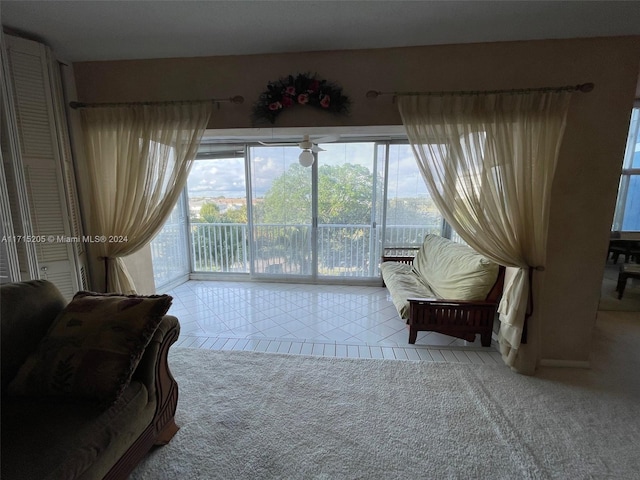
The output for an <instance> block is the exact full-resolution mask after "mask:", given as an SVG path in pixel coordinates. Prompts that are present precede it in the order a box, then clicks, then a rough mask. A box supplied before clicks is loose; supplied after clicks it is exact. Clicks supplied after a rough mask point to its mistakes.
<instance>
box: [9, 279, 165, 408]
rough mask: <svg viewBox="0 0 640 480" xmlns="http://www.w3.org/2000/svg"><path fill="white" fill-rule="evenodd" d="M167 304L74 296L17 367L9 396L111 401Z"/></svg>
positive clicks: (154, 299)
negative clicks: (33, 350)
mask: <svg viewBox="0 0 640 480" xmlns="http://www.w3.org/2000/svg"><path fill="white" fill-rule="evenodd" d="M172 300H173V299H172V297H171V296H169V295H151V296H137V295H118V294H100V293H92V292H78V293H77V294H76V295H75V296H74V297H73V300H72V301H71V302H70V303H69V304H68V305H67V306H66V308H65V309H64V310H63V311H62V312H61V313H60V314H59V315H58V317H57V318H56V319H55V320H54V322H53V324H52V325H51V327H50V328H49V331H48V332H47V334H46V335H45V337H44V338H43V339H42V341H41V342H40V344H39V345H38V348H37V349H36V351H35V352H34V353H32V354H31V355H29V357H28V358H27V360H26V361H25V363H24V364H23V365H22V366H21V367H20V370H19V371H18V374H17V375H16V378H15V379H14V380H13V381H12V382H11V383H10V384H9V388H8V391H9V394H10V395H28V396H34V395H37V396H60V397H69V398H83V399H95V400H102V401H114V400H116V399H117V398H118V397H119V396H120V394H121V393H122V392H123V390H124V389H125V388H126V387H127V385H128V384H129V381H130V380H131V376H132V375H133V372H134V370H135V368H136V366H137V365H138V362H139V361H140V358H141V357H142V354H143V353H144V349H145V348H146V346H147V344H148V343H149V341H150V340H151V337H152V336H153V333H154V332H155V330H156V329H157V328H158V325H159V324H160V322H161V320H162V316H163V315H164V314H165V313H166V312H167V310H168V309H169V307H170V306H171V301H172Z"/></svg>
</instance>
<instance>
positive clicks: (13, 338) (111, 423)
mask: <svg viewBox="0 0 640 480" xmlns="http://www.w3.org/2000/svg"><path fill="white" fill-rule="evenodd" d="M170 304H171V297H169V296H168V295H154V296H148V297H140V296H125V295H106V294H94V293H90V292H79V293H78V294H76V296H75V297H74V298H73V300H72V301H71V302H70V303H69V304H67V302H66V301H65V300H64V298H63V297H62V295H61V294H60V292H59V291H58V290H57V288H56V287H55V286H54V285H53V284H52V283H50V282H48V281H46V280H34V281H28V282H20V283H13V284H5V285H2V286H0V315H1V317H0V320H1V322H2V340H1V341H2V345H1V346H2V378H1V380H2V465H1V468H2V478H3V480H31V479H51V480H54V479H55V480H59V479H65V480H72V479H82V480H93V479H103V478H104V479H125V478H127V477H128V476H129V473H130V472H131V471H132V470H133V468H134V467H135V466H136V464H137V463H138V462H139V461H140V459H141V458H142V457H143V456H144V455H145V454H146V453H147V451H148V450H149V449H150V448H151V447H152V446H153V445H157V444H165V443H167V442H168V441H169V440H170V439H171V437H172V436H173V435H174V434H175V433H176V431H177V430H178V427H177V426H176V424H175V423H174V414H175V410H176V405H177V400H178V386H177V384H176V382H175V380H174V379H173V377H172V375H171V373H170V371H169V369H168V365H167V354H168V351H169V347H170V346H171V344H172V343H173V342H175V340H176V339H177V337H178V333H179V323H178V319H177V318H175V317H173V316H170V315H165V312H166V311H167V309H168V308H169V306H170Z"/></svg>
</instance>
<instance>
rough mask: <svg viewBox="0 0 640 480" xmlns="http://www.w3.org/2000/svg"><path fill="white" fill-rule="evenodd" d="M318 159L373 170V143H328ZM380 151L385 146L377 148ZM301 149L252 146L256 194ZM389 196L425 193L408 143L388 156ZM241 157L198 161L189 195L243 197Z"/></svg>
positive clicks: (192, 173) (269, 183)
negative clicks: (362, 166) (361, 166)
mask: <svg viewBox="0 0 640 480" xmlns="http://www.w3.org/2000/svg"><path fill="white" fill-rule="evenodd" d="M320 147H321V148H324V149H325V150H326V151H324V152H319V155H318V159H319V160H318V161H319V162H320V163H319V164H320V165H324V164H331V165H336V164H342V163H346V162H348V163H353V164H359V165H364V166H366V167H367V168H368V169H369V170H370V171H372V170H373V158H374V149H375V148H374V144H373V143H328V144H322V145H320ZM379 150H380V151H383V150H384V149H383V148H382V147H380V149H379ZM299 154H300V149H299V148H298V147H297V146H294V147H255V148H251V152H250V155H251V159H252V162H251V170H252V188H253V192H254V196H255V197H262V196H264V194H265V192H266V191H267V190H268V189H269V187H270V185H271V183H272V182H273V180H274V179H275V178H277V177H279V176H280V175H282V173H283V172H284V171H286V169H287V168H288V167H289V166H290V165H291V164H293V163H297V162H298V155H299ZM389 157H390V158H389V166H390V168H389V178H390V180H389V191H390V193H389V195H390V196H396V193H393V192H397V196H399V197H416V196H424V195H425V194H426V190H425V187H424V183H423V181H422V178H421V177H420V175H419V174H418V170H417V167H416V163H415V159H414V158H413V153H412V152H411V149H410V147H409V146H408V145H392V146H391V148H390V155H389ZM244 174H245V171H244V158H228V159H216V160H198V161H196V162H195V163H194V165H193V167H192V169H191V174H190V175H189V182H188V191H189V196H190V197H195V196H198V197H220V196H224V197H227V198H237V197H244V196H245V192H246V186H245V178H244Z"/></svg>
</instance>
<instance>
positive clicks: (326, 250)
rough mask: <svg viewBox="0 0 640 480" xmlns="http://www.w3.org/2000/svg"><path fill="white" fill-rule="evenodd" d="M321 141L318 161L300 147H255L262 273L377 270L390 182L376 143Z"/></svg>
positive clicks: (256, 259) (257, 255)
mask: <svg viewBox="0 0 640 480" xmlns="http://www.w3.org/2000/svg"><path fill="white" fill-rule="evenodd" d="M320 147H321V148H322V149H323V150H322V151H320V152H318V153H317V154H316V161H315V162H314V164H313V165H312V166H311V167H303V166H301V165H300V164H299V162H298V156H299V155H300V148H299V147H297V146H295V145H294V146H284V147H283V146H276V147H267V146H260V147H251V148H250V149H249V157H250V169H251V197H252V201H251V210H252V212H251V218H252V220H253V229H252V246H253V264H252V274H253V275H254V276H287V277H306V278H308V279H311V280H314V279H317V278H328V277H359V278H370V277H375V276H376V275H377V263H376V261H377V259H378V258H379V257H380V255H379V254H380V249H379V243H380V242H379V238H378V235H377V233H376V232H377V228H376V227H377V224H378V223H379V220H378V218H377V217H378V216H379V214H380V212H379V211H380V209H379V208H378V202H379V201H380V200H379V199H381V195H380V190H381V189H382V186H383V184H384V183H383V182H382V179H381V175H379V174H378V173H376V171H377V157H376V148H375V144H374V143H372V142H367V143H329V144H322V145H320ZM383 165H384V163H383Z"/></svg>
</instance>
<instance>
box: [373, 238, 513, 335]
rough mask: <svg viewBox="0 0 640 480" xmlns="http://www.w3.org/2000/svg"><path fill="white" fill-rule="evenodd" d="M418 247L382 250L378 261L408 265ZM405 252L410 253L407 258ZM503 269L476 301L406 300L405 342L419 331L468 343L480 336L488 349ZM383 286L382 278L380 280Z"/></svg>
mask: <svg viewBox="0 0 640 480" xmlns="http://www.w3.org/2000/svg"><path fill="white" fill-rule="evenodd" d="M420 248H421V247H398V248H386V249H385V251H384V255H383V256H382V259H381V261H382V262H399V263H406V264H408V265H411V264H412V263H413V259H414V258H415V253H416V252H417V251H418V250H420ZM407 252H411V253H414V255H408V254H407ZM505 271H506V269H505V267H503V266H502V265H500V266H499V268H498V277H497V278H496V281H495V283H494V284H493V286H492V287H491V290H489V293H488V294H487V296H486V298H485V299H484V300H479V301H462V300H447V299H441V298H409V299H408V301H409V319H408V320H407V324H408V325H409V343H411V344H414V343H416V337H417V335H418V332H420V331H430V332H438V333H442V334H444V335H450V336H452V337H456V338H461V339H463V340H467V341H469V342H473V341H474V340H475V336H476V334H480V342H481V344H482V346H483V347H489V346H491V334H492V332H493V320H494V318H495V316H496V312H497V310H498V302H499V301H500V297H501V296H502V290H503V288H504V275H505ZM383 285H384V279H383Z"/></svg>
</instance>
